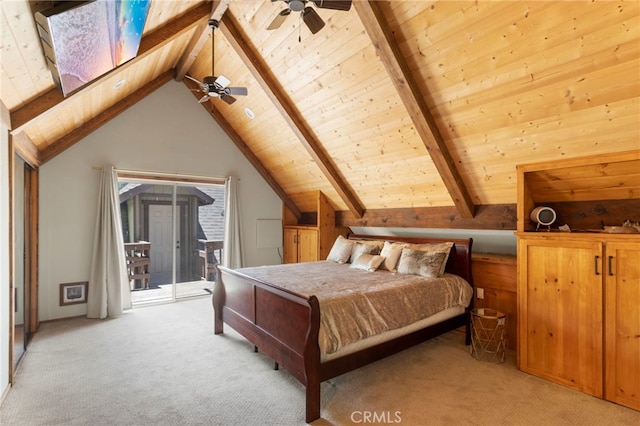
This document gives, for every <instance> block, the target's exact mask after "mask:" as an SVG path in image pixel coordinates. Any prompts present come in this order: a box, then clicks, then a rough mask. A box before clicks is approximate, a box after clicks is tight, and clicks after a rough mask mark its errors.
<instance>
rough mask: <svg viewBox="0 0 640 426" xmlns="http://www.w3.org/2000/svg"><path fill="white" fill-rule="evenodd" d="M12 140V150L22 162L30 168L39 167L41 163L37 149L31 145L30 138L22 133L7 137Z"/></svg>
mask: <svg viewBox="0 0 640 426" xmlns="http://www.w3.org/2000/svg"><path fill="white" fill-rule="evenodd" d="M9 136H10V137H11V138H12V139H13V149H14V150H15V152H16V154H18V155H19V156H20V157H21V158H22V159H23V160H24V161H26V162H27V163H28V164H29V165H30V166H32V167H40V165H41V164H42V161H41V159H40V153H39V152H38V147H37V146H36V145H35V144H34V143H33V141H32V140H31V138H30V137H29V136H28V135H27V134H25V133H24V132H20V133H18V134H17V135H9Z"/></svg>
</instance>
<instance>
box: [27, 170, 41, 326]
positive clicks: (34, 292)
mask: <svg viewBox="0 0 640 426" xmlns="http://www.w3.org/2000/svg"><path fill="white" fill-rule="evenodd" d="M25 178H26V182H25V190H26V191H27V194H26V199H27V206H26V207H27V209H28V212H26V213H27V214H26V215H25V217H26V218H27V220H28V222H27V223H26V225H27V226H26V227H25V229H26V230H27V235H26V236H25V243H26V244H28V246H27V247H26V257H27V259H26V261H27V265H28V267H27V270H26V272H27V274H26V276H25V293H26V294H27V295H28V298H25V300H26V301H27V303H28V314H29V318H28V321H29V328H28V332H29V335H30V337H31V335H32V333H35V332H36V331H38V328H39V327H40V323H39V319H38V318H39V317H38V280H39V269H38V241H39V229H40V225H39V219H38V218H39V206H40V195H39V194H40V193H39V187H40V186H39V182H40V169H34V168H28V169H27V172H26V175H25Z"/></svg>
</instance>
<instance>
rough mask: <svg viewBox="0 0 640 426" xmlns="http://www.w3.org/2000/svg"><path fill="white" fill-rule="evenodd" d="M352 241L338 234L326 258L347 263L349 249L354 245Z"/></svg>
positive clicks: (349, 254)
mask: <svg viewBox="0 0 640 426" xmlns="http://www.w3.org/2000/svg"><path fill="white" fill-rule="evenodd" d="M354 244H355V243H354V242H353V241H350V240H348V239H346V238H345V237H343V236H342V235H338V238H336V240H335V242H334V243H333V247H331V251H330V252H329V255H328V256H327V260H329V261H331V262H336V263H347V262H348V261H349V257H351V251H352V249H353V246H354Z"/></svg>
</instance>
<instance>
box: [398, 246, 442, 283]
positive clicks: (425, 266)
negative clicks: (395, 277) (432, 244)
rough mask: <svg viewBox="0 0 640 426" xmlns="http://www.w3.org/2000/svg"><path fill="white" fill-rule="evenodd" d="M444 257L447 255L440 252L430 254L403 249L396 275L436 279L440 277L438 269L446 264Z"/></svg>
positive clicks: (428, 252)
mask: <svg viewBox="0 0 640 426" xmlns="http://www.w3.org/2000/svg"><path fill="white" fill-rule="evenodd" d="M446 257H447V254H446V253H444V252H442V251H434V252H430V251H423V250H413V249H410V248H408V247H405V248H403V249H402V255H401V256H400V261H399V262H398V273H400V274H411V275H420V276H422V277H426V278H436V277H439V276H440V275H441V274H440V268H441V267H442V264H443V263H446Z"/></svg>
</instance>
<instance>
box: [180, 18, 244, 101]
mask: <svg viewBox="0 0 640 426" xmlns="http://www.w3.org/2000/svg"><path fill="white" fill-rule="evenodd" d="M219 26H220V23H219V22H218V21H217V20H215V19H210V20H209V27H211V74H212V75H210V76H207V77H205V78H203V79H202V81H199V80H196V79H195V78H193V77H191V76H189V75H185V77H187V78H188V79H189V80H193V81H195V82H196V83H198V84H199V85H200V89H197V90H196V91H198V92H202V93H204V96H203V97H202V98H200V100H199V101H198V102H199V103H204V102H207V101H208V100H209V99H210V98H220V99H222V100H223V101H225V102H226V103H228V104H232V103H234V102H235V101H236V98H234V97H233V96H231V95H237V96H247V94H248V91H247V88H246V87H229V84H230V83H231V80H229V79H228V78H227V77H225V76H224V75H219V76H216V72H215V60H216V59H215V58H216V57H215V46H216V43H215V40H214V38H213V34H214V31H215V29H216V28H218V27H219Z"/></svg>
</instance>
